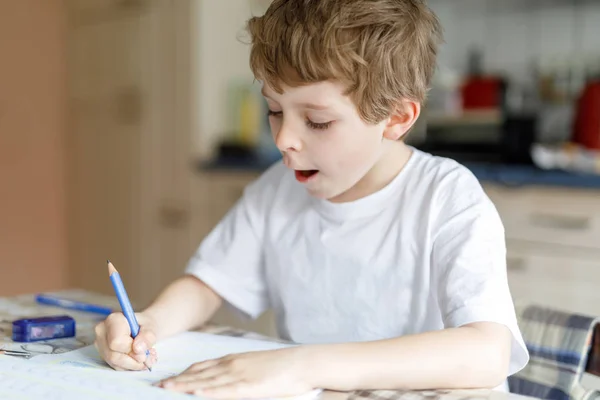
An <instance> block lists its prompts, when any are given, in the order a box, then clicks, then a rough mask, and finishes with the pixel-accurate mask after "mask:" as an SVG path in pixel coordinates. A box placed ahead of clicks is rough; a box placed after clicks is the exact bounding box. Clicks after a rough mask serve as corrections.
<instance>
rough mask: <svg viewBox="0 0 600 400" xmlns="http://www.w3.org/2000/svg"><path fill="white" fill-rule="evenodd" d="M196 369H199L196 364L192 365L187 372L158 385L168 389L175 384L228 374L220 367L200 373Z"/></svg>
mask: <svg viewBox="0 0 600 400" xmlns="http://www.w3.org/2000/svg"><path fill="white" fill-rule="evenodd" d="M195 367H197V365H196V364H194V365H192V366H191V367H189V368H188V369H187V370H185V371H183V372H182V373H180V374H179V375H176V376H172V377H170V378H167V379H164V380H162V381H161V382H159V383H158V385H159V386H162V387H167V386H171V385H173V384H174V383H178V382H179V383H180V382H190V381H194V380H199V379H207V378H211V377H215V376H218V375H222V374H226V372H227V370H226V369H225V368H223V367H219V366H218V365H216V366H214V367H213V368H206V369H203V370H201V371H200V372H196V370H195V369H194V368H195Z"/></svg>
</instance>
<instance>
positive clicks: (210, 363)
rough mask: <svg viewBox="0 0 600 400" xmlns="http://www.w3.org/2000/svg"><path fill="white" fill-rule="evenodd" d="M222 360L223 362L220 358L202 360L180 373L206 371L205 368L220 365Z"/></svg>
mask: <svg viewBox="0 0 600 400" xmlns="http://www.w3.org/2000/svg"><path fill="white" fill-rule="evenodd" d="M220 362H221V359H219V358H216V359H212V360H206V361H201V362H198V363H195V364H192V365H190V366H189V367H188V368H187V369H186V370H185V371H183V372H182V373H181V374H180V375H183V374H188V373H196V372H200V371H204V370H205V369H208V368H214V367H216V366H217V365H219V363H220Z"/></svg>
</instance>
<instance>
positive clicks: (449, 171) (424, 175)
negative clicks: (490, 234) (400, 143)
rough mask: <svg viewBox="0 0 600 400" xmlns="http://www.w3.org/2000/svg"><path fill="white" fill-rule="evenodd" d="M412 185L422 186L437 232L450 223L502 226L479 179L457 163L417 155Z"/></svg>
mask: <svg viewBox="0 0 600 400" xmlns="http://www.w3.org/2000/svg"><path fill="white" fill-rule="evenodd" d="M415 155H416V156H417V159H416V160H415V161H416V162H415V165H414V166H413V171H412V172H413V176H411V181H414V182H416V183H415V184H416V185H419V186H420V189H421V193H422V200H423V203H424V204H426V205H427V208H428V214H429V216H430V221H431V222H432V224H433V228H434V231H436V230H437V229H440V228H441V226H443V225H445V224H446V223H451V224H457V223H459V222H462V223H471V224H473V223H480V222H483V221H487V222H488V223H493V225H495V226H499V225H501V221H500V218H499V216H498V214H497V210H496V208H495V206H494V204H493V203H492V201H491V200H490V199H489V197H488V196H487V194H486V193H485V190H484V189H483V187H482V185H481V183H480V182H479V180H478V179H477V177H476V176H475V175H474V174H473V173H472V172H471V171H470V170H469V169H468V168H467V167H465V166H464V165H462V164H460V163H458V162H457V161H455V160H452V159H449V158H445V157H437V156H433V155H431V154H428V153H424V152H421V151H418V150H417V151H416V152H415Z"/></svg>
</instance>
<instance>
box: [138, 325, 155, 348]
mask: <svg viewBox="0 0 600 400" xmlns="http://www.w3.org/2000/svg"><path fill="white" fill-rule="evenodd" d="M155 343H156V334H155V333H154V332H153V331H152V330H151V329H148V328H146V327H144V326H141V327H140V332H139V333H138V335H137V336H136V337H135V339H134V341H133V351H134V352H136V353H139V354H144V353H146V351H148V350H149V349H151V348H152V346H154V344H155Z"/></svg>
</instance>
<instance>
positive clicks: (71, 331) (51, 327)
mask: <svg viewBox="0 0 600 400" xmlns="http://www.w3.org/2000/svg"><path fill="white" fill-rule="evenodd" d="M12 327H13V331H12V340H13V341H15V342H37V341H40V340H49V339H60V338H68V337H73V336H75V320H74V319H73V318H71V317H69V316H68V315H58V316H54V317H40V318H26V319H19V320H16V321H13V324H12Z"/></svg>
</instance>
